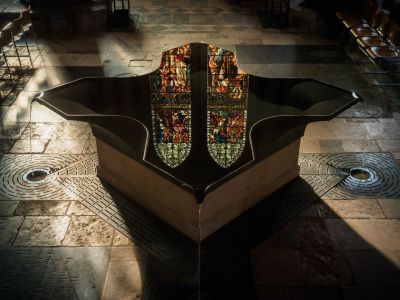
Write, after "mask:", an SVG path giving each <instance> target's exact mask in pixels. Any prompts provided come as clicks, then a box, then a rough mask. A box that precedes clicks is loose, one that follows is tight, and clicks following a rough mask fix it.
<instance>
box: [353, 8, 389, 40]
mask: <svg viewBox="0 0 400 300" xmlns="http://www.w3.org/2000/svg"><path fill="white" fill-rule="evenodd" d="M388 19H389V16H388V14H387V13H385V12H383V11H382V10H379V11H377V12H376V13H375V15H374V17H373V18H372V20H371V24H370V26H368V27H366V26H360V27H354V28H351V29H350V35H351V36H352V37H353V38H355V39H357V38H359V37H365V36H366V37H377V36H379V35H380V32H381V31H382V26H383V24H385V22H387V21H388Z"/></svg>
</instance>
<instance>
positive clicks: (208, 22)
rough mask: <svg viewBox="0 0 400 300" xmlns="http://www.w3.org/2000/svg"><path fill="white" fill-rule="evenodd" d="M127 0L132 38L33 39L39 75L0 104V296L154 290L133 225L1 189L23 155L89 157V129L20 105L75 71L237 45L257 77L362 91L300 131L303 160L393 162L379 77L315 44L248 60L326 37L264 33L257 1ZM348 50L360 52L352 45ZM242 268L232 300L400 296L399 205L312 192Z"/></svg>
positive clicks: (393, 120)
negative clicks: (191, 45) (133, 22)
mask: <svg viewBox="0 0 400 300" xmlns="http://www.w3.org/2000/svg"><path fill="white" fill-rule="evenodd" d="M14 2H15V1H10V3H14ZM133 2H134V3H133V5H134V6H133V8H132V9H133V10H134V11H135V13H137V14H138V15H139V24H138V27H137V30H136V32H134V33H121V32H114V33H92V34H86V35H81V36H74V37H67V36H58V37H53V38H51V39H46V40H41V41H40V54H38V53H37V54H38V55H37V57H36V60H35V65H36V67H37V69H36V71H35V72H34V74H28V75H26V76H25V78H24V80H21V83H20V86H19V88H18V90H17V91H15V92H13V93H11V94H10V95H9V96H8V97H7V98H6V99H3V100H2V102H1V106H0V118H1V123H0V152H1V154H0V163H1V165H2V166H4V165H5V163H6V162H8V163H9V165H10V166H11V167H10V168H9V169H6V168H5V167H3V168H2V169H1V170H0V178H1V184H0V195H2V196H1V197H0V199H1V200H0V266H1V267H0V269H1V272H0V273H1V274H0V278H1V280H0V298H1V299H22V298H26V299H53V298H56V297H57V298H59V299H139V298H140V297H143V298H144V299H151V296H149V295H151V293H150V294H149V292H148V291H145V290H144V289H145V287H149V286H151V283H148V282H146V280H145V278H146V272H149V270H146V268H148V266H149V265H150V266H152V269H153V272H154V269H156V270H157V264H154V262H152V261H150V262H149V253H148V251H146V249H142V248H141V247H139V246H138V245H136V244H135V242H134V240H135V238H134V235H135V230H133V231H132V230H131V234H128V233H129V232H128V231H127V230H125V231H124V230H121V229H120V228H119V227H118V226H116V225H115V226H112V225H111V223H110V222H107V221H106V220H107V219H106V218H105V217H104V216H103V215H100V214H98V213H95V212H96V210H94V209H93V208H92V209H89V208H91V207H90V206H89V205H88V202H85V201H84V200H82V199H80V198H76V197H73V196H71V195H70V194H68V193H65V194H63V195H64V196H63V195H61V196H59V195H58V196H54V197H53V198H51V197H50V198H46V197H44V196H43V195H44V194H46V191H43V193H44V194H41V192H40V191H37V192H32V193H31V194H28V196H26V194H23V195H19V196H18V195H15V194H7V193H6V191H8V190H10V187H13V186H15V182H13V181H12V180H8V179H7V180H5V178H10V177H7V176H8V174H7V172H6V171H7V170H15V168H16V167H17V166H19V161H23V162H26V164H27V166H26V168H27V169H29V163H32V162H33V161H34V160H35V159H39V158H41V159H43V160H47V161H49V162H50V161H51V162H52V161H53V160H54V159H56V160H57V159H59V160H60V161H63V160H68V159H69V160H72V161H75V160H79V159H84V158H90V157H93V156H94V157H95V156H96V144H95V140H94V138H93V136H92V134H91V131H90V127H89V126H88V125H87V124H85V123H80V122H70V121H67V120H65V119H63V118H61V117H60V116H58V115H56V114H54V113H53V112H51V111H49V110H48V109H46V108H44V107H42V106H40V105H38V104H37V103H34V104H33V106H32V110H31V109H30V107H31V106H30V104H31V100H32V98H33V96H34V95H35V94H37V93H39V92H40V91H41V90H42V89H45V88H47V87H51V86H56V85H58V84H61V83H64V82H66V81H69V80H72V79H75V78H78V77H80V76H127V75H133V74H138V75H139V74H145V73H147V72H149V71H151V70H153V69H155V68H156V67H157V66H158V65H159V63H160V57H161V53H160V51H162V50H165V49H169V48H172V47H175V46H179V45H182V44H184V43H187V42H195V41H196V42H199V41H203V42H207V43H211V44H215V45H218V46H220V47H225V48H227V49H231V50H236V51H237V53H238V60H239V64H240V66H241V67H242V68H243V69H244V70H245V71H247V72H250V73H252V74H254V75H261V76H267V77H268V76H270V77H313V78H315V79H318V80H322V81H325V82H328V83H331V84H335V85H338V86H340V87H344V88H348V89H352V90H354V91H356V92H358V93H359V94H360V95H361V96H362V97H363V98H364V99H365V102H364V103H361V104H358V105H356V106H355V107H353V108H351V109H349V110H348V111H346V112H344V113H343V114H342V115H341V116H339V117H338V118H335V119H334V120H332V121H329V122H320V123H313V124H310V125H308V127H307V130H306V133H305V135H304V137H303V139H302V143H301V152H302V153H304V154H305V155H307V154H318V153H322V154H329V153H364V152H367V153H381V152H384V153H389V154H390V155H391V157H392V158H393V159H394V161H395V162H397V164H398V165H400V93H399V91H398V90H397V88H395V87H381V86H376V85H375V84H376V83H377V82H381V81H385V80H387V78H385V77H384V76H383V75H382V76H378V75H375V76H372V75H366V74H363V73H362V71H363V69H362V68H363V66H361V65H359V64H354V63H352V61H351V59H350V58H348V57H346V56H343V57H341V56H340V55H342V54H340V53H337V52H335V51H334V50H330V52H329V53H328V54H332V53H333V55H338V59H337V60H336V61H334V62H329V63H327V62H326V60H324V59H323V58H324V56H323V55H324V53H323V52H322V54H321V52H317V54H318V55H320V58H321V60H320V61H317V62H313V63H307V62H304V60H302V59H301V58H297V59H294V58H293V56H292V57H291V56H290V55H287V56H284V57H283V58H282V59H281V60H280V61H279V62H278V63H277V62H276V61H271V60H269V61H268V59H267V58H265V61H263V63H260V62H259V60H258V58H259V56H254V53H263V52H265V51H267V49H269V48H268V46H274V45H275V46H276V45H279V46H283V48H281V49H282V51H287V52H289V53H294V54H296V53H297V52H296V51H300V49H302V48H301V46H304V45H308V46H309V45H312V47H313V48H312V49H314V50H315V51H322V50H321V49H325V50H326V48H324V47H326V46H337V42H336V41H335V40H331V39H328V38H325V37H322V36H318V35H316V34H314V33H309V32H307V31H304V30H301V29H296V28H289V29H286V30H278V29H264V28H262V27H261V25H260V22H259V20H258V18H257V13H256V10H257V9H259V8H260V7H261V6H262V3H260V2H254V3H253V2H245V3H246V5H244V4H240V2H239V3H234V4H232V3H231V2H224V1H211V0H210V1H199V0H191V1H190V0H182V1H164V0H157V1H145V0H138V1H133ZM4 3H6V2H4ZM14 4H15V3H14ZM14 4H13V5H14ZM3 6H4V5H3ZM3 6H2V7H3ZM9 6H11V4H10V5H9ZM296 47H297V48H296ZM332 51H333V52H332ZM318 55H317V57H318ZM352 58H353V59H357V57H355V56H354V53H352ZM241 61H243V63H241ZM364 67H368V68H372V67H371V66H369V65H366V66H364ZM46 155H48V156H46ZM63 155H64V156H63ZM38 157H39V158H38ZM77 157H78V158H79V159H78V158H77ZM85 168H89V167H87V166H86V167H85ZM85 168H84V169H85ZM392 168H393V169H394V168H395V167H394V166H393V167H392ZM78 169H79V168H78V167H77V170H78ZM89 169H90V168H89ZM85 170H86V169H85ZM21 172H22V171H21ZM77 172H78V173H77V174H78V175H77V176H81V175H79V174H81V173H79V172H80V171H79V170H78V171H77ZM91 176H94V177H95V173H94V175H93V174H92V175H91ZM395 184H396V183H395ZM399 184H400V183H399V182H397V185H399ZM4 195H8V196H4ZM41 195H42V196H41ZM46 195H47V194H46ZM109 199H111V200H112V198H109ZM111 200H110V201H111ZM117 228H118V229H117ZM149 239H150V240H151V239H152V237H149ZM249 263H250V265H251V271H250V272H251V275H250V277H251V278H250V279H251V280H250V281H251V283H250V286H253V290H252V291H250V292H249V294H248V297H241V299H252V298H253V297H254V295H256V297H257V299H278V300H279V299H285V300H288V299H346V300H347V299H351V300H353V299H363V300H364V299H400V199H399V198H398V197H385V196H382V197H377V198H371V197H370V196H369V195H368V194H365V195H364V196H357V197H352V198H350V199H349V198H347V197H345V198H343V199H337V198H335V197H321V199H318V200H316V201H315V202H314V203H312V204H311V205H310V206H309V207H308V208H307V209H305V210H304V211H303V212H302V213H301V214H300V215H299V216H297V217H295V218H294V219H292V220H291V221H290V222H289V223H288V224H287V225H285V226H284V227H283V228H281V229H280V230H279V231H277V232H275V234H273V236H271V237H270V238H268V239H265V240H264V241H262V242H261V243H260V244H259V245H258V246H256V247H254V249H253V250H252V251H251V254H250V262H249ZM154 265H155V266H156V267H154ZM161 268H162V267H161ZM150 269H151V268H150ZM241 270H242V269H238V274H235V275H237V276H238V278H240V276H242V274H239V273H240V272H241ZM158 271H159V272H162V270H161V269H159V270H158ZM243 276H244V275H243ZM247 277H249V276H247ZM244 278H246V277H244ZM247 279H248V278H247ZM244 281H245V279H244V280H243V285H245V284H244ZM240 284H241V282H239V283H238V285H240ZM246 284H247V283H246ZM222 287H223V284H221V289H222ZM237 288H238V289H239V287H237ZM227 294H229V293H227ZM200 295H201V294H200ZM159 298H160V299H166V296H164V297H163V296H159ZM191 298H193V299H196V298H198V297H197V294H195V295H192V297H191ZM201 299H203V298H201ZM204 299H207V298H206V297H204ZM230 299H234V297H230Z"/></svg>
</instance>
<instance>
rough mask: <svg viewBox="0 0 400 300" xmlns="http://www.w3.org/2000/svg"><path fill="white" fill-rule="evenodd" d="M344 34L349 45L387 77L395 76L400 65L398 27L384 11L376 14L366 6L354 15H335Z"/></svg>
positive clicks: (373, 6) (371, 5) (399, 32)
mask: <svg viewBox="0 0 400 300" xmlns="http://www.w3.org/2000/svg"><path fill="white" fill-rule="evenodd" d="M336 16H337V18H338V20H339V21H340V22H341V24H342V26H343V33H344V34H342V38H341V40H343V36H344V35H345V34H346V33H347V35H348V36H349V37H350V44H354V45H356V46H357V47H358V49H359V50H361V51H362V52H363V53H364V54H365V55H366V56H367V57H368V59H369V60H370V61H372V62H373V63H374V64H375V65H378V66H379V67H381V68H382V69H383V70H384V71H386V72H389V73H397V72H398V71H399V68H398V67H399V64H400V27H399V25H398V23H397V22H395V21H393V20H392V19H391V18H390V14H389V13H388V12H387V11H383V10H380V9H379V8H378V7H377V5H376V4H374V3H372V2H370V3H367V4H366V5H364V6H363V7H361V8H360V10H359V11H358V12H353V13H348V12H337V13H336Z"/></svg>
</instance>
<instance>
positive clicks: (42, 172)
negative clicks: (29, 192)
mask: <svg viewBox="0 0 400 300" xmlns="http://www.w3.org/2000/svg"><path fill="white" fill-rule="evenodd" d="M49 174H51V169H50V168H40V169H32V170H29V171H28V172H26V173H25V174H24V176H23V177H22V179H23V180H24V181H25V182H28V183H38V182H42V181H43V180H45V178H46V177H47V175H49Z"/></svg>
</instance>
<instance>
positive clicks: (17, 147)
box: [10, 139, 49, 153]
mask: <svg viewBox="0 0 400 300" xmlns="http://www.w3.org/2000/svg"><path fill="white" fill-rule="evenodd" d="M48 143H49V140H38V139H32V140H29V139H19V140H17V141H16V142H15V144H14V145H13V146H12V148H11V149H10V153H44V151H45V149H46V147H47V145H48Z"/></svg>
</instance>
